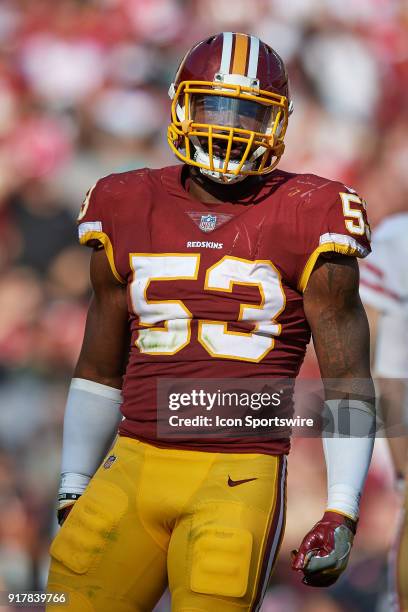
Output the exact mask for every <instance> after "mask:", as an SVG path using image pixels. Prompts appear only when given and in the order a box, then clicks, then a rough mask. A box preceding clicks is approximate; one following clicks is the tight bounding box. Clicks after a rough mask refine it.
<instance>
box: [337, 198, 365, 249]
mask: <svg viewBox="0 0 408 612" xmlns="http://www.w3.org/2000/svg"><path fill="white" fill-rule="evenodd" d="M339 195H340V197H341V203H342V205H343V215H344V217H345V219H344V224H345V226H346V229H347V231H348V232H350V234H354V235H355V236H364V235H365V236H366V238H367V240H368V241H370V239H371V230H370V225H369V224H368V222H367V221H366V219H365V218H364V212H366V211H367V204H366V202H365V200H362V199H361V198H360V197H359V196H358V195H357V194H356V193H345V192H341V193H340V194H339ZM351 204H358V205H359V206H360V207H361V208H352V207H351ZM347 217H348V218H347Z"/></svg>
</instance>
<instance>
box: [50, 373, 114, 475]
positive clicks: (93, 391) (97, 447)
mask: <svg viewBox="0 0 408 612" xmlns="http://www.w3.org/2000/svg"><path fill="white" fill-rule="evenodd" d="M121 403H122V394H121V391H120V390H119V389H115V388H113V387H108V386H106V385H101V384H99V383H96V382H93V381H91V380H85V379H83V378H74V379H73V380H72V383H71V386H70V389H69V393H68V399H67V405H66V409H65V417H64V434H63V446H62V466H61V473H62V474H67V473H71V474H72V473H74V474H77V475H82V476H85V477H87V479H88V480H89V478H91V477H92V476H93V475H94V473H95V472H96V470H97V469H98V467H99V465H100V463H101V461H102V459H103V458H104V456H105V454H106V452H107V451H108V450H109V448H110V446H111V444H112V442H113V439H114V437H115V435H116V433H117V429H118V425H119V423H120V421H121V417H122V415H121V412H120V410H119V407H120V405H121Z"/></svg>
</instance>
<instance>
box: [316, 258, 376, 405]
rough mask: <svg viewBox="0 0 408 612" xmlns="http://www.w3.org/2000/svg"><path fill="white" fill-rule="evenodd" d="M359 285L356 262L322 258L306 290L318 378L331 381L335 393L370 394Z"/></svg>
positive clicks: (365, 325) (366, 336) (366, 334)
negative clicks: (318, 371)
mask: <svg viewBox="0 0 408 612" xmlns="http://www.w3.org/2000/svg"><path fill="white" fill-rule="evenodd" d="M358 285H359V271H358V265H357V262H356V260H355V259H354V258H351V257H345V256H334V257H332V258H330V259H324V258H321V259H320V260H319V261H318V264H317V266H316V267H315V269H314V271H313V273H312V275H311V277H310V280H309V284H308V287H307V289H306V291H305V294H304V309H305V314H306V318H307V320H308V322H309V325H310V328H311V330H312V335H313V342H314V346H315V350H316V354H317V358H318V361H319V367H320V371H321V375H322V378H324V379H334V380H333V382H332V383H331V384H330V387H332V386H334V387H335V393H338V392H343V393H346V394H347V395H350V392H355V393H358V394H361V393H362V392H363V393H364V395H365V394H366V393H367V394H368V395H370V396H372V391H373V387H372V381H371V374H370V335H369V328H368V322H367V317H366V314H365V311H364V307H363V305H362V303H361V300H360V296H359V292H358ZM335 380H336V382H335ZM363 381H364V382H363Z"/></svg>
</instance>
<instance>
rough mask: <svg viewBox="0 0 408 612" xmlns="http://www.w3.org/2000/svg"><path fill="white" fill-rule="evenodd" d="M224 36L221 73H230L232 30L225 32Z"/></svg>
mask: <svg viewBox="0 0 408 612" xmlns="http://www.w3.org/2000/svg"><path fill="white" fill-rule="evenodd" d="M222 37H223V42H222V56H221V66H220V72H221V74H228V73H229V67H230V62H231V53H232V32H223V33H222Z"/></svg>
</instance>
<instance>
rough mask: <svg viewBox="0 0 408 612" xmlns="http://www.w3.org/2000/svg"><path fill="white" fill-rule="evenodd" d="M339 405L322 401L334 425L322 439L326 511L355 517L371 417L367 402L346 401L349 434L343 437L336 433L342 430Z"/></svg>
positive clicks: (367, 459)
mask: <svg viewBox="0 0 408 612" xmlns="http://www.w3.org/2000/svg"><path fill="white" fill-rule="evenodd" d="M341 405H342V401H341V400H328V401H327V402H326V408H327V409H328V410H329V411H330V413H331V415H332V418H333V420H334V424H335V427H334V434H333V435H334V437H324V438H323V451H324V457H325V459H326V469H327V510H335V511H338V512H341V513H342V514H346V515H347V516H349V517H351V518H352V519H354V520H356V519H357V518H358V514H359V505H360V497H361V493H362V490H363V488H364V483H365V480H366V477H367V472H368V468H369V466H370V461H371V455H372V453H373V448H374V435H375V434H374V431H375V416H374V410H373V407H372V406H371V404H369V403H368V402H363V401H358V400H349V406H348V410H349V415H350V416H349V418H350V424H349V427H348V429H349V431H350V434H349V435H347V436H344V435H343V434H342V433H339V432H341V431H342V428H341V426H340V423H339V414H340V411H341ZM340 418H341V417H340ZM326 435H327V434H326Z"/></svg>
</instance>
